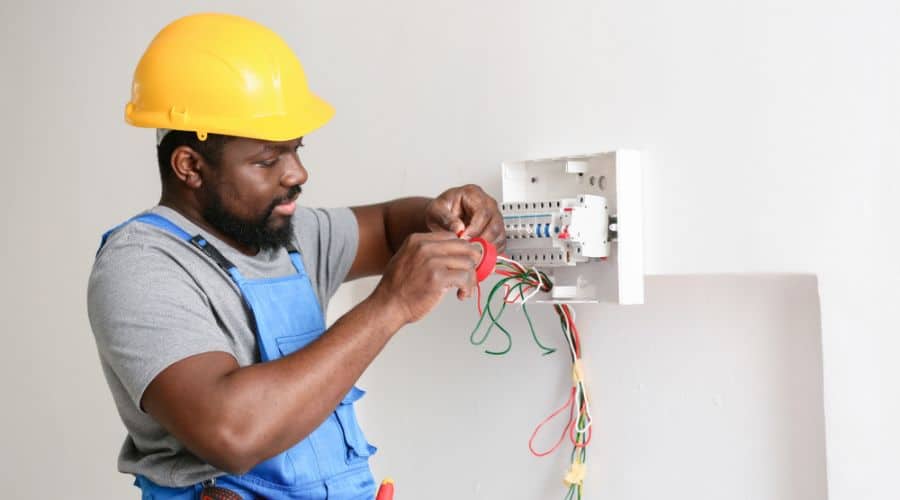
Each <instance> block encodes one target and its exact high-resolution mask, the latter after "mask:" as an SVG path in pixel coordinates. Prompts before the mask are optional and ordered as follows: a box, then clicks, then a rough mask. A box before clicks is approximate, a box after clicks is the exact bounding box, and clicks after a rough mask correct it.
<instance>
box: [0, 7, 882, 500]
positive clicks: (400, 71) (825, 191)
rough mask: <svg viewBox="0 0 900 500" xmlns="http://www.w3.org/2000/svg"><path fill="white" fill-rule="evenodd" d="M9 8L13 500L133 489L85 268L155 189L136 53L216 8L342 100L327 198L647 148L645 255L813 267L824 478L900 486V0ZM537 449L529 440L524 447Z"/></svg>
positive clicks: (785, 268) (327, 157)
mask: <svg viewBox="0 0 900 500" xmlns="http://www.w3.org/2000/svg"><path fill="white" fill-rule="evenodd" d="M23 4H24V2H23ZM0 9H2V17H3V19H4V20H5V21H6V23H5V24H6V26H5V30H4V34H3V37H4V40H3V42H4V43H3V44H2V45H3V49H0V50H2V52H0V54H2V57H3V61H2V64H3V68H4V77H3V78H0V85H2V87H0V89H2V93H0V94H2V96H0V99H2V100H3V108H2V109H4V110H8V115H7V116H6V119H4V120H2V121H0V127H2V131H3V134H2V137H3V139H2V141H3V150H4V152H6V153H7V162H6V168H5V171H6V172H7V174H8V176H10V178H8V180H7V181H6V182H4V183H3V188H2V189H3V195H4V196H3V204H4V205H3V207H4V208H5V210H4V212H5V213H6V233H7V238H6V242H7V243H6V245H5V249H4V251H5V254H4V256H5V257H6V259H4V262H6V263H7V266H8V268H9V271H8V272H7V275H6V279H5V280H4V281H5V283H4V287H3V296H2V298H3V308H4V317H5V319H6V321H5V324H6V325H8V326H7V332H8V336H9V337H10V338H11V341H12V343H11V345H10V346H8V352H9V353H10V354H9V355H8V356H7V359H6V360H5V361H6V362H5V363H3V364H2V368H0V370H2V371H0V380H2V382H0V383H2V384H3V393H4V394H6V395H8V396H7V397H8V398H9V399H10V401H9V403H8V404H7V405H4V407H5V410H4V412H2V413H0V425H2V426H3V428H4V429H5V432H4V433H3V437H2V438H0V439H2V440H3V441H2V449H3V450H14V452H9V451H7V452H6V453H4V458H3V464H2V465H3V466H2V467H0V470H3V474H4V475H9V479H13V481H12V483H11V484H12V485H13V493H14V495H13V496H15V497H18V498H32V497H34V495H33V494H32V493H31V492H33V491H35V490H36V487H37V486H43V485H48V487H50V488H62V487H63V485H65V488H66V489H67V490H69V491H71V490H73V486H75V485H77V486H78V488H77V491H79V492H84V495H83V496H82V497H83V498H102V497H104V496H105V497H106V498H121V497H123V496H124V495H127V494H130V493H131V490H130V489H129V487H128V486H127V483H128V481H127V479H126V478H124V477H119V476H117V475H115V474H113V473H112V472H111V471H112V466H113V459H114V456H113V455H114V454H115V452H116V449H117V446H118V443H119V441H120V439H121V425H120V424H119V422H118V419H117V417H116V415H115V414H114V411H113V407H112V404H111V400H110V398H109V396H108V395H107V393H106V389H105V385H104V382H103V379H102V376H101V374H100V370H99V367H98V364H97V362H96V354H95V351H94V347H93V341H92V339H91V335H90V332H89V329H88V326H87V321H86V314H85V311H84V297H83V296H84V287H85V281H86V277H87V274H88V272H89V267H90V262H91V258H92V255H93V251H94V249H95V245H96V242H97V238H98V236H99V234H100V232H101V231H102V230H103V229H105V228H107V227H109V226H111V225H113V224H115V223H117V222H118V221H120V220H121V219H123V218H124V217H126V216H128V215H129V214H131V213H133V212H135V211H137V210H140V209H142V208H144V207H146V206H148V205H150V204H152V203H153V202H154V201H155V198H156V196H157V195H158V183H157V177H156V170H155V167H154V160H153V158H152V155H153V148H152V140H153V139H152V133H150V132H148V131H142V130H137V129H131V128H128V127H126V126H125V125H124V124H123V123H122V112H123V106H124V103H125V102H126V100H127V98H128V89H129V85H130V79H131V72H132V71H133V67H134V65H135V63H136V61H137V59H138V58H139V57H140V54H141V52H142V50H143V48H144V47H145V46H146V44H147V43H148V41H149V39H150V38H151V37H152V36H153V35H154V34H155V33H156V32H157V31H158V30H159V29H160V28H161V27H162V26H163V25H165V24H166V23H167V22H169V21H171V20H172V19H174V18H175V17H177V16H180V15H182V14H186V13H189V12H196V11H203V10H222V11H228V12H233V13H238V14H243V15H247V16H249V17H252V18H254V19H256V20H259V21H260V22H263V23H264V24H266V25H268V26H270V27H272V28H274V29H275V30H276V31H278V32H279V33H281V34H283V36H284V37H285V38H286V39H287V40H288V42H289V43H290V44H291V45H292V46H293V47H295V48H296V50H297V52H298V54H299V56H300V57H301V60H302V61H303V62H304V64H305V66H306V68H307V70H308V73H309V78H310V81H311V83H312V84H313V86H314V87H315V88H316V89H317V90H318V92H319V93H320V94H322V95H323V96H324V97H325V98H327V99H328V100H330V101H331V102H332V103H333V104H334V105H335V106H336V107H337V109H338V114H337V116H336V117H335V119H334V121H333V122H332V123H331V124H330V125H329V126H328V127H326V128H325V129H323V130H322V131H320V132H317V133H315V134H313V135H312V136H310V137H309V138H308V141H307V144H308V147H307V149H306V150H305V154H306V161H307V163H308V166H309V167H310V168H311V171H312V180H311V182H310V184H309V189H308V190H307V192H308V193H309V194H308V196H307V198H306V199H307V203H310V204H324V205H337V204H349V203H359V202H366V201H375V200H381V199H385V198H390V197H396V196H401V195H406V194H426V193H429V194H435V193H436V192H438V191H439V190H440V189H442V188H444V187H446V186H450V185H453V184H457V183H460V182H468V181H474V182H478V183H482V184H484V185H485V186H486V187H487V188H489V189H491V190H492V191H493V192H496V193H499V176H498V164H499V162H500V161H501V160H505V159H521V158H532V157H544V156H547V155H554V154H570V153H581V152H592V151H597V150H603V149H609V148H617V147H630V148H636V149H641V150H643V151H645V152H647V159H648V171H647V177H646V181H647V184H648V189H647V196H646V199H647V206H646V209H647V221H646V225H647V234H646V237H647V246H646V247H647V259H648V261H647V262H648V272H650V273H652V274H702V273H732V272H738V273H758V272H766V273H768V272H804V273H814V274H815V275H817V276H818V279H819V287H820V293H821V300H822V336H823V339H822V342H823V355H824V382H825V389H824V390H825V400H824V405H825V418H826V421H825V423H826V427H825V428H826V437H827V460H828V485H829V497H830V498H831V499H833V500H835V499H836V500H865V499H882V498H896V497H897V496H900V495H898V494H900V489H898V488H900V487H898V486H897V483H896V479H895V478H896V477H897V475H898V474H900V427H898V425H897V424H896V422H898V421H900V396H898V393H900V391H898V386H900V382H898V381H900V368H898V364H897V363H896V362H895V359H897V358H898V356H900V341H898V339H897V335H896V334H897V332H898V331H900V320H898V316H897V312H896V311H897V308H896V307H895V305H894V304H893V299H895V297H896V296H897V293H896V291H895V290H896V287H897V285H898V284H900V261H898V259H897V258H896V257H895V255H894V253H895V249H896V248H897V246H898V243H900V236H898V229H897V228H898V224H897V223H896V221H895V218H896V217H897V214H898V213H900V201H898V200H900V197H898V196H897V195H898V194H900V193H898V188H897V186H898V183H900V174H898V169H897V167H898V166H900V165H898V164H900V161H898V160H900V153H898V148H897V145H896V144H897V143H896V141H897V137H898V136H900V97H898V96H900V93H898V91H897V89H898V88H900V69H898V62H897V54H898V53H900V50H898V49H900V35H898V34H897V33H896V26H898V21H900V4H898V3H897V2H894V1H892V0H881V1H876V0H869V1H865V0H863V1H855V2H850V1H844V2H835V1H822V0H819V1H812V0H785V1H779V2H734V1H731V2H722V1H714V0H687V1H683V2H664V1H659V0H656V1H653V0H638V1H633V2H610V1H606V0H604V1H596V0H595V1H578V2H574V1H573V2H553V3H549V2H512V1H494V2H474V1H468V2H466V1H461V0H457V1H453V2H414V1H406V2H289V1H281V2H266V3H264V4H263V3H259V2H247V1H241V2H236V1H231V2H174V1H169V2H129V3H125V2H114V1H106V2H100V1H93V2H78V3H75V2H61V1H58V2H50V1H33V2H28V3H27V5H22V4H17V5H10V4H9V3H4V4H3V6H2V7H0ZM651 283H652V282H651ZM741 286H743V285H741ZM748 286H749V285H748ZM364 287H365V285H359V286H357V287H356V289H348V290H347V291H345V292H343V295H342V296H341V298H339V299H338V301H337V303H336V306H337V307H338V308H340V307H342V306H343V307H346V305H347V301H348V300H349V299H350V298H352V297H353V296H354V293H357V294H358V293H361V292H360V290H362V289H364ZM354 290H355V291H354ZM738 291H739V290H733V292H734V293H738ZM735 297H736V295H735ZM673 298H678V297H677V294H676V296H675V297H673ZM448 307H450V306H448ZM734 308H735V311H739V310H740V308H741V304H739V303H735V304H734ZM601 310H603V309H598V311H601ZM441 314H444V313H441ZM609 314H611V315H616V314H627V313H622V312H620V311H610V313H609ZM782 326H783V325H782ZM409 330H414V329H412V328H411V329H409ZM437 330H438V331H430V332H428V333H427V334H428V335H432V336H435V337H437V336H440V337H441V338H442V342H450V341H451V340H452V339H456V341H458V342H465V332H461V331H460V329H459V328H458V327H454V328H449V327H448V328H445V329H444V328H437ZM773 331H775V330H773ZM418 333H419V334H423V333H424V332H423V331H419V332H418ZM404 334H405V335H415V334H416V333H414V332H413V331H404ZM658 334H659V332H650V333H648V335H651V336H650V337H649V338H654V337H655V336H656V335H658ZM597 335H598V337H600V338H601V339H605V340H606V341H611V340H610V339H607V338H606V337H603V333H602V332H600V333H598V334H597ZM398 345H401V346H402V345H406V344H398ZM647 347H648V348H649V347H651V346H650V345H647ZM392 349H393V347H392ZM640 352H641V351H640V350H639V349H636V350H634V351H632V354H634V355H637V354H639V353H640ZM411 354H414V353H411ZM806 361H809V360H808V359H807V360H806ZM541 362H543V361H541ZM536 363H537V362H536ZM398 369H399V368H398ZM541 369H545V367H544V365H541ZM598 369H601V368H598ZM602 369H603V370H606V368H602ZM650 369H652V367H650ZM461 371H463V368H462V367H461ZM604 373H606V372H604ZM373 374H374V373H373ZM527 375H528V374H523V377H524V376H527ZM651 375H653V376H659V373H658V372H655V373H653V374H651ZM769 375H770V374H760V377H765V376H769ZM372 382H374V381H372ZM694 389H696V388H693V389H692V387H691V386H690V385H689V384H688V385H686V387H684V390H694ZM485 390H487V389H485ZM451 394H452V396H453V397H456V398H459V401H465V398H467V397H469V396H470V393H469V392H468V389H466V390H462V389H460V388H455V389H452V392H451ZM542 394H543V393H542ZM479 395H480V393H479ZM544 396H545V397H549V396H547V395H544ZM373 399H374V398H373ZM765 401H766V400H765V399H760V400H758V401H757V402H758V403H760V404H763V403H765ZM547 402H549V400H548V401H547ZM394 403H395V404H396V405H403V404H404V403H403V402H400V401H396V402H394ZM367 411H370V410H367ZM607 411H609V409H608V410H607ZM698 411H699V410H698ZM659 418H663V415H660V416H659ZM393 437H394V436H392V438H393ZM484 438H485V439H489V435H485V436H484ZM397 439H399V438H397ZM381 444H382V445H383V446H384V447H385V448H389V447H390V446H392V444H389V443H386V442H384V440H382V443H381ZM700 444H703V443H700ZM485 446H486V448H485V450H486V451H490V452H495V451H496V450H490V449H488V448H487V445H485ZM598 448H599V446H598ZM623 449H624V448H623ZM520 451H521V450H511V451H510V453H511V456H513V458H512V459H513V460H519V459H520V457H519V455H518V453H519V452H520ZM600 452H602V451H600ZM384 453H385V454H387V453H388V452H387V451H386V450H385V451H384ZM648 453H649V452H648ZM656 458H658V457H656ZM769 458H770V459H772V460H776V459H778V458H779V457H769ZM648 459H652V457H649V458H648ZM760 460H762V458H760ZM60 462H61V463H62V464H64V465H63V466H61V467H58V468H57V467H54V464H55V463H60ZM659 465H660V466H662V465H663V464H659ZM50 468H55V469H56V470H55V471H54V473H53V474H48V469H50ZM648 470H651V471H652V470H655V469H652V468H650V469H648ZM767 477H768V479H769V480H771V481H773V482H772V483H770V484H780V483H777V480H778V479H777V477H776V476H767ZM48 478H52V480H48ZM4 479H7V478H6V477H4ZM646 479H647V480H648V481H649V480H653V476H648V477H647V478H646ZM5 483H6V484H10V481H5ZM54 491H59V490H54ZM26 492H27V493H26ZM738 493H740V492H736V493H735V494H736V495H737V494H738ZM635 498H639V497H635Z"/></svg>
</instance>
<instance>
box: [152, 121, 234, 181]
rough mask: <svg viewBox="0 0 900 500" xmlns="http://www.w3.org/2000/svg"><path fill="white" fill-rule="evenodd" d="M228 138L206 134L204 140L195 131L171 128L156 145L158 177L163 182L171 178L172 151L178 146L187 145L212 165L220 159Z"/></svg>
mask: <svg viewBox="0 0 900 500" xmlns="http://www.w3.org/2000/svg"><path fill="white" fill-rule="evenodd" d="M229 139H230V137H229V136H227V135H221V134H208V135H207V136H206V140H205V141H201V140H200V139H199V138H197V132H190V131H185V130H172V131H169V133H167V134H166V136H165V137H163V140H162V142H160V143H159V146H156V160H157V162H158V163H159V177H160V178H161V179H162V181H163V182H165V181H167V180H168V179H170V178H172V152H173V151H175V148H177V147H179V146H187V147H189V148H191V149H193V150H194V151H196V152H197V154H199V155H200V156H202V157H203V159H204V160H206V162H207V163H209V164H210V165H213V166H218V165H219V162H221V161H222V151H223V150H224V149H225V144H226V143H227V142H228V140H229Z"/></svg>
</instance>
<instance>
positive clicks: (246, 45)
mask: <svg viewBox="0 0 900 500" xmlns="http://www.w3.org/2000/svg"><path fill="white" fill-rule="evenodd" d="M333 115H334V108H332V107H331V106H330V105H329V104H328V103H326V102H325V101H323V100H322V99H320V98H319V97H318V96H316V95H314V94H313V93H312V92H310V91H309V87H308V86H307V84H306V75H304V73H303V67H302V66H301V65H300V61H298V60H297V57H296V56H295V55H294V53H293V51H292V50H291V48H290V47H288V45H287V43H285V41H284V40H282V39H281V37H279V36H278V35H277V34H276V33H275V32H273V31H272V30H270V29H268V28H266V27H264V26H262V25H260V24H257V23H255V22H253V21H250V20H248V19H244V18H242V17H238V16H232V15H227V14H196V15H191V16H187V17H183V18H181V19H178V20H177V21H175V22H173V23H172V24H170V25H168V26H166V27H165V28H163V30H162V31H160V32H159V34H158V35H156V38H154V39H153V41H152V42H150V46H149V47H147V50H146V51H145V52H144V55H143V57H141V60H140V62H139V63H138V65H137V69H136V70H135V71H134V83H133V84H132V86H131V101H130V102H129V103H128V105H126V106H125V121H126V122H128V123H130V124H131V125H135V126H137V127H154V128H160V129H173V130H189V131H194V132H197V137H199V138H200V139H201V140H205V139H206V134H207V133H214V134H224V135H232V136H238V137H250V138H254V139H263V140H268V141H286V140H290V139H295V138H297V137H300V136H303V135H306V134H307V133H309V132H311V131H313V130H315V129H317V128H319V127H321V126H322V125H324V124H325V123H326V122H327V121H328V120H329V119H331V117H332V116H333Z"/></svg>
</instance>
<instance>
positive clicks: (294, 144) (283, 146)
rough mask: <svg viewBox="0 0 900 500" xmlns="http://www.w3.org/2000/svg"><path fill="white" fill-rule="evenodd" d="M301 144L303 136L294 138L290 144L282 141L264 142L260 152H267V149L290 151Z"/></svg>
mask: <svg viewBox="0 0 900 500" xmlns="http://www.w3.org/2000/svg"><path fill="white" fill-rule="evenodd" d="M302 145H303V138H302V137H301V138H299V139H296V140H294V141H291V144H284V143H280V144H271V143H264V144H263V147H262V150H260V153H265V152H268V151H291V150H294V149H297V148H299V147H300V146H302Z"/></svg>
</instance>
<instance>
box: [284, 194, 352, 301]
mask: <svg viewBox="0 0 900 500" xmlns="http://www.w3.org/2000/svg"><path fill="white" fill-rule="evenodd" d="M294 223H295V231H296V233H297V234H296V236H297V238H298V240H299V241H300V247H301V250H302V251H303V252H304V253H305V256H304V260H305V262H306V263H307V264H308V265H310V266H312V267H314V269H315V271H314V272H315V278H316V283H317V284H318V287H319V293H320V294H324V295H325V296H324V297H322V298H323V299H325V302H327V299H330V298H331V296H332V295H334V293H335V292H336V291H337V289H338V287H340V286H341V283H343V282H344V280H345V279H346V278H347V273H348V272H349V271H350V266H351V265H353V261H354V259H356V251H357V247H358V246H359V226H358V225H357V221H356V215H354V214H353V211H352V210H350V209H349V208H306V207H298V208H297V212H296V216H295V221H294ZM311 252H312V254H310V253H311ZM307 272H313V271H311V270H308V271H307Z"/></svg>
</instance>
